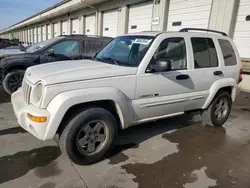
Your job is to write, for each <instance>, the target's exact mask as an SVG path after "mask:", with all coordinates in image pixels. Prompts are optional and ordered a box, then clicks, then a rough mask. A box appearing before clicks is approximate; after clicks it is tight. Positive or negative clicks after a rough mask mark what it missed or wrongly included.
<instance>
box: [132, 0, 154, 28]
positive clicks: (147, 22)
mask: <svg viewBox="0 0 250 188" xmlns="http://www.w3.org/2000/svg"><path fill="white" fill-rule="evenodd" d="M152 14H153V3H152V2H151V1H150V2H147V3H142V4H138V5H133V6H130V8H129V18H128V33H135V32H140V31H151V29H152Z"/></svg>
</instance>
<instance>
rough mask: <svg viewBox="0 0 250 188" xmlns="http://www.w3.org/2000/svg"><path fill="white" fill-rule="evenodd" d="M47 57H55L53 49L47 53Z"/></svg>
mask: <svg viewBox="0 0 250 188" xmlns="http://www.w3.org/2000/svg"><path fill="white" fill-rule="evenodd" d="M46 55H47V56H53V55H54V50H53V49H52V48H51V49H49V50H48V51H47V52H46Z"/></svg>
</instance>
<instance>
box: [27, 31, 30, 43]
mask: <svg viewBox="0 0 250 188" xmlns="http://www.w3.org/2000/svg"><path fill="white" fill-rule="evenodd" d="M27 37H28V38H27V42H30V30H29V29H28V30H27Z"/></svg>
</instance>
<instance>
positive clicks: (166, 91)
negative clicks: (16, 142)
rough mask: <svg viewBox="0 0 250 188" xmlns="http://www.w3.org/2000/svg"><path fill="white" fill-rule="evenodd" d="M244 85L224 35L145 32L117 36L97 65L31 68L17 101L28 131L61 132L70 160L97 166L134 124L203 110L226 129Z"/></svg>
mask: <svg viewBox="0 0 250 188" xmlns="http://www.w3.org/2000/svg"><path fill="white" fill-rule="evenodd" d="M192 30H200V31H199V32H189V31H192ZM202 31H205V32H202ZM207 32H209V33H207ZM212 33H213V34H212ZM240 81H241V65H240V58H239V55H238V52H237V49H236V47H235V45H234V43H233V41H232V40H231V39H230V38H229V37H228V36H226V34H225V33H222V32H218V31H212V30H203V29H192V28H186V29H182V30H181V31H180V32H141V33H137V34H127V35H123V36H119V37H117V38H115V39H114V40H113V41H111V42H110V43H109V44H108V45H107V46H106V47H104V48H103V49H102V50H101V51H100V52H99V53H98V54H97V55H96V56H95V57H94V58H93V59H92V60H77V61H65V62H60V63H51V64H43V65H38V66H34V67H31V68H28V69H27V71H26V73H25V76H24V81H23V85H22V88H20V89H19V90H18V91H16V92H15V93H14V94H13V95H12V104H13V108H14V112H15V115H16V117H17V119H18V122H19V124H20V125H21V127H23V128H24V129H25V130H27V131H28V132H29V133H31V134H33V135H34V136H35V137H37V138H38V139H40V140H51V139H53V138H54V136H55V135H58V138H59V139H58V143H59V145H60V147H61V149H62V152H63V153H64V154H66V156H68V157H69V158H70V159H71V160H72V161H73V162H75V163H77V164H91V163H95V162H97V161H99V160H101V159H102V158H104V157H105V155H106V154H107V153H108V152H109V151H110V150H111V148H112V146H113V143H114V140H115V138H116V135H117V132H118V131H119V130H122V129H126V128H128V127H129V126H132V125H136V124H141V123H144V122H149V121H155V120H158V119H162V118H167V117H172V116H177V115H181V114H183V113H185V112H188V111H193V110H198V111H200V113H201V115H202V118H203V121H204V123H205V124H208V125H213V126H215V127H219V126H222V125H223V124H224V123H225V122H226V120H227V119H228V117H229V114H230V111H231V105H232V102H233V101H234V100H235V98H236V95H237V93H238V92H239V89H238V83H239V82H240Z"/></svg>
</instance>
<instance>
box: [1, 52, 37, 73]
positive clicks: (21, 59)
mask: <svg viewBox="0 0 250 188" xmlns="http://www.w3.org/2000/svg"><path fill="white" fill-rule="evenodd" d="M38 57H39V55H37V54H30V53H20V54H9V55H6V56H5V57H3V58H1V57H0V69H1V68H2V69H3V68H5V67H6V66H8V65H10V64H12V63H21V64H24V63H27V62H33V61H34V60H35V59H37V58H38Z"/></svg>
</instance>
